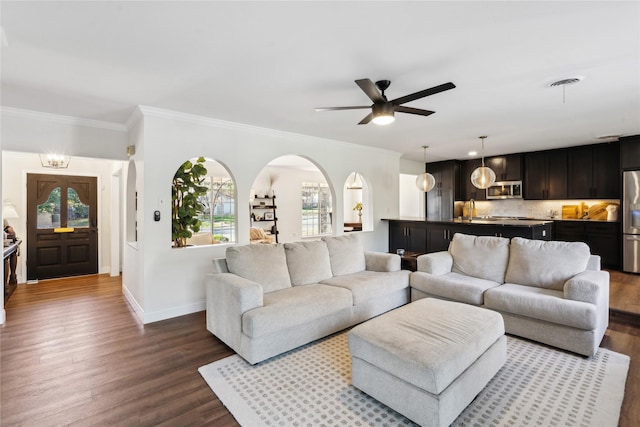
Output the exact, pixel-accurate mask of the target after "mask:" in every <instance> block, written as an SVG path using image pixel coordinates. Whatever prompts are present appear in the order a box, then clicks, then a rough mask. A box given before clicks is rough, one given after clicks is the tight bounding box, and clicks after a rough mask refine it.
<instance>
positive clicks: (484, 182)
mask: <svg viewBox="0 0 640 427" xmlns="http://www.w3.org/2000/svg"><path fill="white" fill-rule="evenodd" d="M479 138H480V139H481V140H482V166H480V167H479V168H476V170H474V171H473V173H471V183H472V184H473V186H474V187H476V188H480V189H481V190H484V189H485V188H489V187H491V186H492V185H493V183H494V182H496V174H495V172H494V171H493V170H491V168H488V167H486V166H485V165H484V139H485V138H486V135H484V136H480V137H479Z"/></svg>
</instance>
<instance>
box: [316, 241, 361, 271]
mask: <svg viewBox="0 0 640 427" xmlns="http://www.w3.org/2000/svg"><path fill="white" fill-rule="evenodd" d="M322 240H324V241H325V242H326V243H327V247H328V248H329V259H330V260H331V271H332V272H333V275H334V276H342V275H345V274H352V273H358V272H360V271H364V270H366V268H367V263H366V261H365V259H364V248H363V247H362V244H361V243H360V240H359V239H358V235H357V234H355V233H351V234H345V235H344V236H337V237H323V238H322Z"/></svg>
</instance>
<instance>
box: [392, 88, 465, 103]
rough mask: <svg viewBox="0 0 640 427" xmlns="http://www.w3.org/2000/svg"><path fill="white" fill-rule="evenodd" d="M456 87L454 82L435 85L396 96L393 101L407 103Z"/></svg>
mask: <svg viewBox="0 0 640 427" xmlns="http://www.w3.org/2000/svg"><path fill="white" fill-rule="evenodd" d="M454 87H456V85H454V84H453V83H451V82H449V83H444V84H441V85H439V86H434V87H432V88H429V89H425V90H421V91H420V92H416V93H412V94H410V95H406V96H401V97H400V98H396V99H394V100H393V101H391V103H392V104H393V105H400V104H405V103H407V102H411V101H415V100H416V99H420V98H424V97H425V96H429V95H435V94H436V93H440V92H444V91H445V90H449V89H453V88H454Z"/></svg>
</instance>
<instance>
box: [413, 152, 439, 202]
mask: <svg viewBox="0 0 640 427" xmlns="http://www.w3.org/2000/svg"><path fill="white" fill-rule="evenodd" d="M422 148H423V150H424V173H422V174H420V175H418V176H417V177H416V187H418V190H420V191H424V192H425V193H428V192H429V191H431V190H433V187H435V186H436V179H435V178H434V177H433V175H431V174H430V173H428V172H427V148H429V146H428V145H423V146H422Z"/></svg>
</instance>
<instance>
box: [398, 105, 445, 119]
mask: <svg viewBox="0 0 640 427" xmlns="http://www.w3.org/2000/svg"><path fill="white" fill-rule="evenodd" d="M395 110H396V112H397V113H409V114H417V115H419V116H430V115H432V114H433V113H435V111H429V110H422V109H420V108H411V107H403V106H401V105H399V106H397V107H396V108H395Z"/></svg>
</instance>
